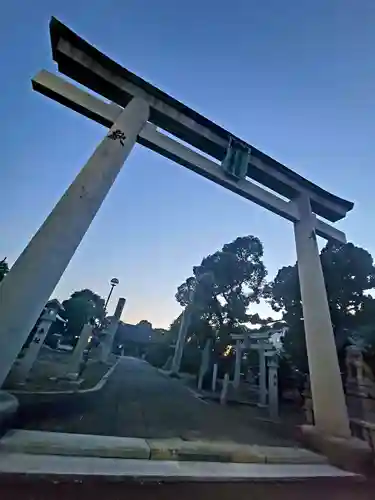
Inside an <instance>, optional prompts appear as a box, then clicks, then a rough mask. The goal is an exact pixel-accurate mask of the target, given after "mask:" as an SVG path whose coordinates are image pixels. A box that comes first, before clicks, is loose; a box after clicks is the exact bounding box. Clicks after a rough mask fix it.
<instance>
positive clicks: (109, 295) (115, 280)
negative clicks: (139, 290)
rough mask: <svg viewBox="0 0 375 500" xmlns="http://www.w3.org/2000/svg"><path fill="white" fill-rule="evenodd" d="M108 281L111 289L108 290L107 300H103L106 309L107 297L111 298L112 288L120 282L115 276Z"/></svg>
mask: <svg viewBox="0 0 375 500" xmlns="http://www.w3.org/2000/svg"><path fill="white" fill-rule="evenodd" d="M110 283H111V289H110V291H109V294H108V297H107V300H106V301H105V305H104V309H107V305H108V302H109V299H110V298H111V295H112V292H113V289H114V288H115V286H116V285H118V284H119V283H120V281H119V280H118V279H117V278H112V279H111V281H110Z"/></svg>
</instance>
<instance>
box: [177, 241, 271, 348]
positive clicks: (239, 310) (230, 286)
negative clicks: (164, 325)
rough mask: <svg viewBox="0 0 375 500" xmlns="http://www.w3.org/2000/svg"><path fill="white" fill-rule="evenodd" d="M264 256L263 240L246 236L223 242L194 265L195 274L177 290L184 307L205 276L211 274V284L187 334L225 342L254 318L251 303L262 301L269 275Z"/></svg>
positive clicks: (178, 298)
mask: <svg viewBox="0 0 375 500" xmlns="http://www.w3.org/2000/svg"><path fill="white" fill-rule="evenodd" d="M262 257H263V245H262V243H261V242H260V240H259V239H258V238H257V237H255V236H244V237H239V238H237V239H235V240H234V241H232V242H231V243H228V244H226V245H224V246H223V248H222V249H221V250H220V251H218V252H215V253H214V254H212V255H209V256H207V257H205V258H204V259H203V260H202V262H201V264H200V265H199V266H196V267H194V268H193V276H191V277H189V278H188V279H187V280H186V281H185V282H184V283H182V284H181V285H180V286H179V287H178V289H177V293H176V300H177V301H178V302H179V303H180V304H181V305H182V306H186V305H187V304H189V302H190V301H191V300H192V296H193V295H192V293H191V292H194V291H196V290H198V289H197V284H198V283H199V279H200V278H201V277H202V276H204V275H210V276H212V283H210V287H208V286H207V288H206V290H205V294H206V296H205V298H204V303H202V304H201V307H200V309H199V314H198V316H197V317H196V318H194V320H193V321H192V324H191V325H190V330H189V333H188V337H189V335H190V336H192V335H193V336H195V337H196V338H200V342H202V340H203V338H207V337H208V336H215V337H217V339H219V340H221V343H222V344H225V343H226V342H228V341H229V334H230V333H234V332H235V331H236V330H237V329H240V328H241V325H243V323H246V322H251V321H252V320H253V318H254V315H251V314H249V313H248V308H249V306H250V304H251V303H259V300H260V297H261V294H262V290H263V286H264V284H265V277H266V275H267V271H266V268H265V266H264V264H263V261H262ZM256 316H257V317H258V318H259V316H258V315H256ZM200 330H202V333H201V334H199V333H198V332H199V331H200Z"/></svg>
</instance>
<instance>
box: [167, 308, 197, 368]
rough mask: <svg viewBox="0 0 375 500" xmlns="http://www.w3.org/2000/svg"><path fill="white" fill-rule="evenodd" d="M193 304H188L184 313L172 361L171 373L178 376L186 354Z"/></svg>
mask: <svg viewBox="0 0 375 500" xmlns="http://www.w3.org/2000/svg"><path fill="white" fill-rule="evenodd" d="M193 307H194V306H193V304H191V303H190V304H188V305H187V306H186V307H185V310H184V312H183V313H182V318H181V324H180V329H179V331H178V338H177V343H176V347H175V350H174V355H173V359H172V366H171V373H173V374H177V373H178V372H179V371H180V367H181V360H182V354H183V352H184V345H185V340H186V335H187V332H188V329H189V326H190V322H191V317H192V314H193Z"/></svg>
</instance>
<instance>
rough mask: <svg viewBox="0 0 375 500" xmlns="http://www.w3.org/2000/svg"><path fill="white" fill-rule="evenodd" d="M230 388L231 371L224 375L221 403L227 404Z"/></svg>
mask: <svg viewBox="0 0 375 500" xmlns="http://www.w3.org/2000/svg"><path fill="white" fill-rule="evenodd" d="M228 389H229V373H226V374H225V375H224V380H223V387H222V388H221V393H220V404H221V405H225V404H226V403H227V399H228Z"/></svg>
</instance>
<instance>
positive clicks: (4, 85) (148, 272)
mask: <svg viewBox="0 0 375 500" xmlns="http://www.w3.org/2000/svg"><path fill="white" fill-rule="evenodd" d="M1 11H2V12H1V17H0V47H1V48H0V55H1V58H0V63H1V66H0V67H1V73H2V74H1V80H0V96H1V98H0V112H1V118H2V120H1V125H0V127H1V130H0V137H1V177H0V191H1V192H0V227H1V237H0V258H2V257H3V256H7V258H8V261H9V263H10V264H12V263H13V262H14V260H15V259H16V258H17V256H18V255H19V253H20V252H21V251H22V249H23V248H24V247H25V245H26V244H27V242H28V240H29V239H30V237H31V236H32V235H33V234H34V233H35V231H36V230H37V229H38V227H39V226H40V224H41V223H42V222H43V220H44V218H45V217H46V216H47V214H48V213H49V211H50V210H51V209H52V207H53V206H54V204H55V203H56V202H57V200H58V199H59V197H60V196H61V195H62V193H63V192H64V190H65V189H66V187H67V186H68V185H69V183H70V182H71V181H72V180H73V178H74V176H75V175H76V174H77V172H78V171H79V169H80V168H81V167H82V166H83V164H84V163H85V161H86V160H87V158H88V157H89V156H90V154H91V152H92V151H93V150H94V148H95V146H96V145H97V143H98V141H99V140H100V139H101V138H102V137H103V135H104V134H105V129H104V128H102V127H101V126H100V125H98V124H96V123H93V122H90V121H89V120H88V119H86V118H84V117H82V116H80V115H78V114H76V113H74V112H73V111H70V110H68V109H65V108H63V107H62V106H61V105H59V104H57V103H55V102H52V101H50V100H49V99H47V98H46V97H43V96H41V95H38V94H36V93H34V92H32V90H31V85H30V78H31V77H32V76H33V75H34V74H35V73H36V72H37V71H38V70H40V69H42V68H45V69H49V70H51V71H56V68H55V66H54V63H53V62H52V58H51V52H50V42H49V33H48V22H49V18H50V16H51V15H54V16H56V17H57V18H58V19H60V20H61V21H62V22H64V23H65V24H67V25H68V26H70V27H71V28H72V29H73V30H75V31H77V32H78V33H79V34H80V35H81V36H83V37H84V38H86V39H87V40H88V41H89V42H90V43H92V44H94V45H96V46H97V47H98V48H99V49H100V50H101V51H103V52H105V53H107V54H108V55H109V56H110V57H112V58H113V59H115V60H117V61H118V62H120V63H122V64H123V65H124V66H125V67H127V68H129V69H130V70H131V71H133V72H135V73H137V74H139V75H140V76H142V77H143V78H145V79H146V80H148V81H150V82H151V83H153V84H154V85H156V86H157V87H160V88H161V89H163V90H164V91H166V92H168V93H170V94H171V95H173V96H174V97H176V98H177V99H179V100H181V101H183V102H185V103H186V104H187V105H188V106H191V107H192V108H194V109H196V110H197V111H199V112H200V113H202V114H204V115H206V116H207V117H209V118H210V119H212V120H213V121H215V122H217V123H219V124H220V125H222V126H224V127H225V128H227V129H229V130H230V131H232V132H233V133H235V134H236V135H238V136H240V137H242V138H243V139H245V140H247V141H248V142H249V143H250V144H253V145H254V146H256V147H258V148H260V149H261V150H263V151H265V152H266V153H268V154H270V155H272V156H274V157H275V158H276V159H278V160H279V161H281V162H283V163H284V164H286V165H288V166H289V167H291V168H293V169H295V170H296V171H297V172H299V173H300V174H302V175H304V176H306V177H308V178H309V179H311V180H312V181H314V182H316V183H318V184H320V185H322V186H323V187H324V188H326V189H328V190H331V191H333V192H334V193H336V194H338V195H340V196H342V197H345V198H347V199H349V200H352V201H354V202H355V208H354V210H353V212H352V213H350V215H349V216H348V218H347V220H346V221H344V222H342V223H340V224H338V226H339V227H340V228H342V229H343V230H345V231H346V232H347V235H348V239H349V240H350V241H353V242H354V243H355V244H357V245H360V246H363V247H364V248H366V249H367V250H369V251H370V252H371V253H373V254H375V232H374V223H373V216H374V209H375V189H374V185H375V168H374V165H375V147H374V146H375V143H374V132H375V57H374V47H375V29H374V26H375V2H374V1H373V0H357V1H354V0H315V1H312V0H311V1H308V0H302V1H301V0H284V1H282V0H264V1H262V2H261V1H260V0H243V1H241V0H232V1H231V2H224V1H222V2H220V1H216V0H199V1H198V0H189V1H188V2H177V1H176V0H174V1H172V0H160V1H158V2H155V1H153V0H74V1H73V0H64V1H61V0H60V1H54V0H48V1H47V0H34V1H31V0H29V1H27V0H23V1H22V0H13V1H12V2H5V3H4V4H3V5H2V8H1ZM371 139H372V145H371ZM246 234H254V235H256V236H258V237H259V238H260V239H261V240H262V241H263V243H264V248H265V264H266V265H267V268H268V270H269V276H270V277H273V276H274V275H275V274H276V272H277V270H278V269H279V268H280V267H281V266H283V265H289V264H293V263H294V262H295V250H294V240H293V229H292V225H291V224H290V223H288V222H287V221H284V220H282V219H281V218H279V217H277V216H276V215H274V214H272V213H269V212H267V211H266V210H264V209H262V208H260V207H258V206H256V205H254V204H252V203H250V202H247V201H245V200H242V199H241V198H239V197H238V196H236V195H234V194H232V193H229V192H226V191H225V189H223V188H222V187H219V186H216V185H215V184H213V183H211V182H210V181H207V180H205V179H203V178H201V177H199V176H198V175H196V174H194V173H192V172H190V171H188V170H186V169H184V168H183V167H180V166H178V165H176V164H174V163H172V162H170V161H169V160H166V159H164V158H163V157H160V156H158V155H157V154H156V153H152V152H151V151H148V150H146V149H143V148H142V147H141V146H137V147H136V149H135V150H134V151H133V152H132V154H131V157H130V158H129V160H128V162H127V163H126V164H125V166H124V169H123V171H122V172H121V174H120V176H119V178H118V180H117V181H116V184H115V186H114V187H113V189H112V190H111V192H110V194H109V196H108V198H107V199H106V201H105V203H104V204H103V206H102V208H101V210H100V212H99V214H98V215H97V217H96V219H95V221H94V222H93V224H92V226H91V227H90V229H89V231H88V233H87V235H86V237H85V239H84V241H83V242H82V244H81V246H80V247H79V250H78V251H77V253H76V255H75V256H74V258H73V260H72V261H71V264H70V265H69V267H68V269H67V271H66V273H65V274H64V276H63V278H62V279H61V282H60V283H59V285H58V287H57V289H56V290H55V292H54V295H55V296H57V297H58V298H60V299H64V298H66V297H68V296H69V295H70V293H71V292H72V291H74V290H77V289H82V288H86V287H87V288H91V289H92V290H94V291H95V292H97V293H100V294H102V295H103V296H104V295H106V293H107V291H108V288H109V286H108V281H109V280H110V279H111V278H112V277H114V276H116V277H118V278H119V280H120V285H119V286H118V287H117V288H116V290H115V293H114V299H113V301H112V304H111V307H114V305H115V299H117V298H118V297H119V296H121V295H123V296H125V297H127V300H128V302H127V306H126V309H125V311H124V315H123V319H124V320H125V321H129V322H136V321H139V320H141V319H148V320H149V321H151V322H152V323H153V324H154V325H155V326H168V325H169V323H170V322H171V321H172V320H173V319H174V317H176V315H177V314H178V313H179V311H180V308H179V306H178V304H177V303H176V301H175V299H174V294H175V291H176V288H177V286H178V285H179V284H180V283H181V282H182V281H183V280H184V279H185V278H187V277H188V276H189V275H190V273H191V269H192V266H193V265H196V264H199V263H200V261H201V259H202V257H204V256H205V255H207V254H209V253H212V252H214V251H216V250H217V249H219V248H220V247H221V246H222V245H223V244H224V243H227V242H229V241H231V240H233V239H234V238H236V237H237V236H243V235H246ZM260 312H262V313H264V314H265V313H268V311H266V309H265V308H264V307H261V309H260Z"/></svg>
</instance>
